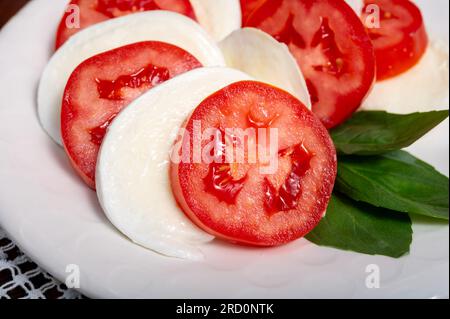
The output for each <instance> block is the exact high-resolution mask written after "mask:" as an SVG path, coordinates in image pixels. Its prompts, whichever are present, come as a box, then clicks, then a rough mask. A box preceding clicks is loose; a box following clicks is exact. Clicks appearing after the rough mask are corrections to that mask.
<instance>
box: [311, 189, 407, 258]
mask: <svg viewBox="0 0 450 319" xmlns="http://www.w3.org/2000/svg"><path fill="white" fill-rule="evenodd" d="M412 233H413V232H412V227H411V219H410V217H409V216H408V215H407V214H396V213H393V212H391V211H389V210H386V209H382V208H377V207H374V206H371V205H369V204H366V203H360V202H355V201H353V200H351V199H349V198H348V197H346V196H344V195H341V194H338V193H336V192H335V194H333V196H332V198H331V201H330V204H329V205H328V210H327V214H326V216H325V217H324V219H323V220H322V221H321V222H320V223H319V225H318V226H317V227H316V228H315V229H314V230H313V231H312V232H311V233H309V234H308V235H307V236H306V239H308V240H309V241H311V242H313V243H315V244H317V245H319V246H328V247H335V248H338V249H343V250H349V251H355V252H359V253H363V254H368V255H384V256H389V257H394V258H399V257H401V256H403V255H405V254H406V253H408V252H409V247H410V245H411V242H412Z"/></svg>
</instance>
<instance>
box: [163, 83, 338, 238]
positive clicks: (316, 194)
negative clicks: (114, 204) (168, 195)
mask: <svg viewBox="0 0 450 319" xmlns="http://www.w3.org/2000/svg"><path fill="white" fill-rule="evenodd" d="M199 123H200V124H201V130H198V124H199ZM196 127H197V128H196ZM210 129H213V132H218V133H217V135H214V136H215V138H213V139H208V138H207V137H206V139H205V138H203V139H202V140H201V146H202V147H201V149H202V152H203V153H204V154H208V150H209V151H210V153H212V154H213V158H214V161H211V160H207V159H208V158H206V159H205V158H202V160H201V161H195V155H194V154H193V153H194V152H189V153H188V154H189V156H190V157H189V160H187V161H186V160H183V161H181V163H177V162H172V164H171V183H172V189H173V192H174V195H175V198H176V199H177V202H178V203H179V205H180V207H181V208H182V209H183V211H184V212H185V213H186V215H187V216H189V217H190V218H191V219H192V221H193V222H194V223H195V224H197V225H198V226H199V227H200V228H202V229H204V230H205V231H207V232H208V233H210V234H212V235H215V236H217V237H220V238H223V239H226V240H229V241H232V242H238V243H243V244H250V245H256V246H275V245H281V244H284V243H288V242H290V241H292V240H295V239H297V238H300V237H302V236H304V235H306V234H307V233H308V232H310V231H311V230H312V229H313V228H314V227H315V226H316V225H317V224H318V223H319V221H320V220H321V218H322V217H323V214H324V212H325V210H326V207H327V205H328V201H329V198H330V195H331V192H332V189H333V185H334V181H335V177H336V169H337V164H336V151H335V148H334V145H333V143H332V141H331V139H330V136H329V134H328V132H327V130H326V128H325V127H324V126H323V125H322V124H321V122H320V121H319V119H317V117H315V116H314V114H313V113H312V112H311V111H309V110H308V109H307V108H306V107H305V106H304V105H303V104H302V103H301V102H300V101H299V100H297V99H296V98H295V97H293V96H292V95H290V94H289V93H286V92H285V91H282V90H280V89H278V88H275V87H272V86H269V85H267V84H263V83H259V82H253V81H244V82H238V83H234V84H231V85H229V86H228V87H226V88H224V89H222V90H220V91H219V92H217V93H214V94H213V95H211V96H210V97H209V98H207V99H206V100H205V101H203V102H202V103H201V104H200V105H199V106H198V108H197V109H196V110H195V111H194V112H193V114H192V115H191V117H190V118H189V119H188V121H187V123H186V125H185V130H186V132H188V133H189V134H188V135H186V136H190V137H191V138H190V139H189V143H186V145H189V147H190V149H195V147H196V146H195V145H194V143H196V142H195V141H198V138H197V137H196V135H195V132H196V131H195V130H197V132H202V134H203V135H206V136H208V133H206V132H208V131H207V130H210ZM230 129H231V133H230ZM235 129H240V132H247V133H248V134H247V135H240V134H233V133H232V132H233V130H235ZM248 129H254V130H253V131H247V130H248ZM261 129H264V130H262V131H261ZM272 130H276V132H277V133H278V134H277V135H276V134H275V133H274V132H273V131H272ZM251 132H256V133H255V134H251ZM197 134H198V135H197V136H200V134H199V133H197ZM272 134H275V135H272ZM270 135H272V136H275V137H277V138H273V140H272V139H271V138H270ZM183 136H185V135H183ZM183 140H184V138H183ZM268 141H272V142H271V143H274V142H273V141H276V144H275V145H274V144H272V146H273V152H272V154H273V157H270V158H273V159H276V164H274V165H273V166H272V168H273V170H272V171H270V172H268V171H263V170H262V169H261V168H262V167H267V166H268V164H269V162H270V160H268V159H267V158H266V157H264V156H260V155H259V154H260V149H262V150H263V151H262V154H268V149H269V147H270V145H269V144H270V143H269V142H268ZM211 142H212V143H213V144H214V145H215V146H216V147H215V148H214V151H212V152H211V149H208V145H210V143H211ZM235 145H241V146H242V145H258V152H257V154H258V156H256V157H253V156H251V154H255V153H254V152H250V149H252V148H251V147H248V148H247V147H244V148H243V151H242V153H241V154H243V155H241V160H238V158H239V157H238V156H237V155H236V157H235V158H234V159H230V157H228V155H226V154H232V153H230V152H228V153H227V152H226V151H225V152H224V150H231V151H234V152H236V154H238V153H239V152H237V151H236V148H233V147H234V146H235ZM183 152H184V151H183ZM186 153H187V152H186ZM252 158H253V159H254V160H252ZM273 163H275V161H273V162H272V164H273Z"/></svg>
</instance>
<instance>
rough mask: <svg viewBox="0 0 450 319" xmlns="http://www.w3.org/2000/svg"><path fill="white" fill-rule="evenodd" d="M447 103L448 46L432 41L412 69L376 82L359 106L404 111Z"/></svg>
mask: <svg viewBox="0 0 450 319" xmlns="http://www.w3.org/2000/svg"><path fill="white" fill-rule="evenodd" d="M448 107H449V55H448V47H446V45H445V44H443V43H437V42H433V43H431V44H430V45H429V47H428V49H427V51H426V52H425V55H424V56H423V57H422V59H421V60H420V61H419V63H418V64H417V65H416V66H414V67H413V68H412V69H410V70H409V71H407V72H406V73H404V74H401V75H399V76H397V77H395V78H392V79H388V80H385V81H382V82H377V83H376V84H375V86H374V88H373V90H372V92H371V93H370V95H369V97H368V98H367V99H366V100H365V101H364V103H363V106H362V109H363V110H385V111H388V112H391V113H400V114H404V113H413V112H426V111H431V110H435V109H445V108H448Z"/></svg>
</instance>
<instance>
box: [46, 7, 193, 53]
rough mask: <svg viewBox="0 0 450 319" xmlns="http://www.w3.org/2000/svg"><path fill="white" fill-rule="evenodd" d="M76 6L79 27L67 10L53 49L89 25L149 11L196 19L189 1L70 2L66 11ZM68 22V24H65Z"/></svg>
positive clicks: (71, 13) (70, 11)
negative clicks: (75, 25)
mask: <svg viewBox="0 0 450 319" xmlns="http://www.w3.org/2000/svg"><path fill="white" fill-rule="evenodd" d="M73 6H77V7H78V8H79V12H80V26H79V27H74V26H72V24H71V23H70V21H72V17H73V14H74V12H73V11H72V10H67V11H66V12H65V14H64V16H63V17H62V19H61V22H60V24H59V27H58V32H57V34H56V44H55V47H56V49H58V48H59V47H60V46H62V45H63V44H64V43H65V42H66V41H67V40H68V39H69V38H70V37H71V36H72V35H74V34H75V33H77V32H79V31H80V30H82V29H84V28H87V27H89V26H91V25H94V24H97V23H99V22H103V21H106V20H109V19H112V18H117V17H121V16H124V15H128V14H132V13H137V12H143V11H151V10H168V11H173V12H177V13H180V14H182V15H185V16H187V17H189V18H192V19H194V20H195V19H196V17H195V13H194V9H193V7H192V5H191V3H190V1H189V0H71V2H70V3H69V6H68V9H69V8H72V7H73ZM68 20H69V23H67V22H68Z"/></svg>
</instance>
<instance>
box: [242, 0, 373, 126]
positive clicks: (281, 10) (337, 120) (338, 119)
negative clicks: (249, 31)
mask: <svg viewBox="0 0 450 319" xmlns="http://www.w3.org/2000/svg"><path fill="white" fill-rule="evenodd" d="M245 26H249V27H255V28H259V29H262V30H263V31H265V32H267V33H269V34H271V35H272V36H274V37H275V39H277V40H278V41H280V42H283V43H285V44H287V45H288V47H289V49H290V51H291V53H292V54H293V55H294V57H295V58H296V59H297V62H298V64H299V66H300V68H301V70H302V72H303V74H304V75H305V78H306V81H307V84H308V88H309V91H310V95H311V99H312V103H313V107H312V109H313V112H314V113H315V114H316V115H317V116H318V117H319V118H320V119H321V121H322V123H323V124H324V125H325V126H326V127H327V128H329V129H330V128H333V127H335V126H337V125H339V124H341V123H342V122H344V121H345V120H346V119H348V118H349V117H350V116H351V114H352V113H353V112H355V111H356V110H357V109H358V108H359V107H360V105H361V103H362V101H363V100H364V98H365V97H366V96H367V95H368V94H369V92H370V90H371V88H372V86H373V84H374V82H375V74H376V72H375V55H374V49H373V45H372V43H371V40H370V38H369V37H368V34H367V32H366V30H365V28H364V26H363V24H362V23H361V21H360V19H359V17H358V16H357V15H356V14H355V12H354V11H353V9H352V8H351V7H349V6H348V5H347V4H346V3H345V1H343V0H315V1H312V0H267V1H266V2H264V3H263V4H262V5H261V6H260V7H259V8H258V9H257V10H255V11H254V12H253V13H252V14H251V15H250V17H249V18H248V19H247V21H246V23H245Z"/></svg>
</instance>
